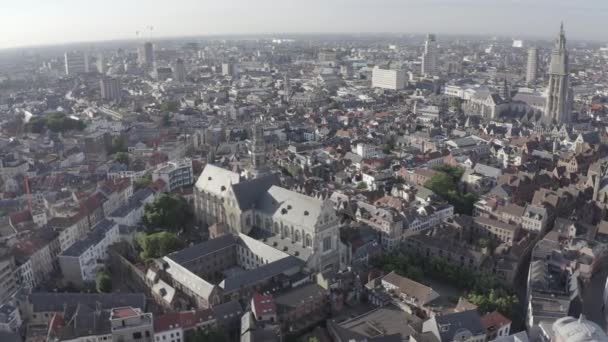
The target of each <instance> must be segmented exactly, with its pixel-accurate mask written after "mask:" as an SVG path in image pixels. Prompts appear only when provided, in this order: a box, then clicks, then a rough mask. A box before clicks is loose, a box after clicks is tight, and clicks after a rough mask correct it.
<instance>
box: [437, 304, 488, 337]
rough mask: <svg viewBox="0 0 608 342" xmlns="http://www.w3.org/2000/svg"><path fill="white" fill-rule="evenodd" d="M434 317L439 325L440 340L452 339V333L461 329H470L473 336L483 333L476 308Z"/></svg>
mask: <svg viewBox="0 0 608 342" xmlns="http://www.w3.org/2000/svg"><path fill="white" fill-rule="evenodd" d="M434 318H435V322H437V325H438V326H439V327H441V328H440V329H438V331H439V334H440V335H441V338H440V340H441V341H453V340H454V335H455V334H457V333H458V332H459V331H461V330H463V329H466V330H468V331H470V332H471V333H472V334H473V336H477V335H481V334H484V333H485V330H484V328H483V325H482V324H481V319H480V317H479V313H477V311H476V310H469V311H462V312H454V313H450V314H446V315H437V316H435V317H434Z"/></svg>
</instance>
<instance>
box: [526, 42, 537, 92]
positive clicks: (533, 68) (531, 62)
mask: <svg viewBox="0 0 608 342" xmlns="http://www.w3.org/2000/svg"><path fill="white" fill-rule="evenodd" d="M537 77H538V48H536V47H531V48H530V49H528V64H527V67H526V83H527V84H531V83H534V82H535V81H536V78H537Z"/></svg>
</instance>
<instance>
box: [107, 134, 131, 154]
mask: <svg viewBox="0 0 608 342" xmlns="http://www.w3.org/2000/svg"><path fill="white" fill-rule="evenodd" d="M118 152H127V142H126V141H125V139H124V138H123V137H114V138H112V142H111V143H110V146H109V147H108V153H110V154H115V153H118Z"/></svg>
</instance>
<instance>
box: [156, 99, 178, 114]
mask: <svg viewBox="0 0 608 342" xmlns="http://www.w3.org/2000/svg"><path fill="white" fill-rule="evenodd" d="M178 109H179V102H177V101H166V102H163V103H162V104H161V105H160V110H162V111H163V112H175V111H177V110H178Z"/></svg>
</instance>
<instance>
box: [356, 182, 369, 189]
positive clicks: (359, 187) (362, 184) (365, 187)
mask: <svg viewBox="0 0 608 342" xmlns="http://www.w3.org/2000/svg"><path fill="white" fill-rule="evenodd" d="M357 189H359V190H365V189H367V183H365V182H359V184H357Z"/></svg>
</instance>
